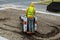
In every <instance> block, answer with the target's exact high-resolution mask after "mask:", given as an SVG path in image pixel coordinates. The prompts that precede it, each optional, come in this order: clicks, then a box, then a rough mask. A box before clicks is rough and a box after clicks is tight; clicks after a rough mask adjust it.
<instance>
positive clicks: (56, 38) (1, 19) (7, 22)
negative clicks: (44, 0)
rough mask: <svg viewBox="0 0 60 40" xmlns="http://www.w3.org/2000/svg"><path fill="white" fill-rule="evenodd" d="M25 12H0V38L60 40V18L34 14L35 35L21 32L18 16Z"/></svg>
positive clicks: (11, 10) (12, 10)
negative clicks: (35, 22)
mask: <svg viewBox="0 0 60 40" xmlns="http://www.w3.org/2000/svg"><path fill="white" fill-rule="evenodd" d="M21 15H25V11H22V10H15V9H6V10H2V11H1V10H0V36H2V37H5V38H7V39H9V40H38V39H39V40H40V39H41V40H60V17H59V16H53V15H49V14H40V13H36V16H37V18H38V20H37V21H38V29H37V31H38V32H37V33H36V34H35V35H32V36H31V35H30V36H29V35H26V34H24V33H22V32H21V25H20V21H19V16H21Z"/></svg>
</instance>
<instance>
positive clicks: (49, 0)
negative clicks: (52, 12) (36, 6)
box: [38, 0, 60, 5]
mask: <svg viewBox="0 0 60 40" xmlns="http://www.w3.org/2000/svg"><path fill="white" fill-rule="evenodd" d="M52 1H53V2H60V0H43V1H39V2H38V3H40V4H46V5H48V4H50V3H51V2H52Z"/></svg>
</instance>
